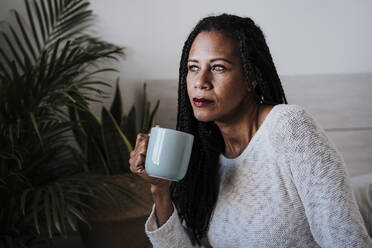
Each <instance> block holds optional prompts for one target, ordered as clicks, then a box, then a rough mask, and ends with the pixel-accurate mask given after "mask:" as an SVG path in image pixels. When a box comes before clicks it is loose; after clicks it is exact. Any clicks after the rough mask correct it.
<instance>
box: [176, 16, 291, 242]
mask: <svg viewBox="0 0 372 248" xmlns="http://www.w3.org/2000/svg"><path fill="white" fill-rule="evenodd" d="M208 31H218V32H221V33H223V34H225V35H227V36H230V37H231V38H232V39H233V40H236V41H237V44H238V45H239V52H240V56H241V61H242V69H243V73H244V75H245V77H246V78H247V79H248V80H247V81H248V82H249V84H250V87H251V88H252V89H253V85H252V84H251V83H252V81H253V80H256V82H257V86H256V87H255V88H254V90H253V91H252V92H253V95H254V97H255V98H256V100H257V106H258V105H259V104H264V103H265V104H270V105H276V104H280V103H285V104H287V100H286V97H285V95H284V91H283V88H282V84H281V82H280V79H279V76H278V74H277V71H276V69H275V65H274V63H273V60H272V57H271V54H270V51H269V48H268V46H267V44H266V41H265V37H264V34H263V33H262V31H261V29H260V28H259V27H258V26H256V24H255V23H254V22H253V20H251V19H250V18H241V17H238V16H234V15H228V14H223V15H219V16H209V17H206V18H204V19H202V20H200V21H199V22H198V24H197V25H196V26H195V28H194V30H193V31H192V32H191V33H190V35H189V37H188V39H187V40H186V42H185V43H184V46H183V50H182V56H181V61H180V68H179V88H178V114H177V130H181V131H184V132H188V133H191V134H193V135H194V145H193V149H192V155H191V158H190V164H189V169H188V171H187V173H186V176H185V177H184V179H183V180H181V181H180V182H173V183H172V184H171V196H172V201H173V202H174V203H175V206H176V208H177V211H178V214H179V217H180V219H181V220H182V221H183V220H185V222H186V225H187V227H188V229H189V231H190V238H191V241H192V243H193V244H195V242H197V243H198V244H199V245H200V240H201V239H202V238H203V236H205V235H206V232H207V230H208V226H209V221H210V218H211V214H212V211H213V209H214V207H215V204H216V201H217V196H218V189H219V174H218V170H219V164H218V159H219V156H220V154H221V153H223V151H224V149H225V143H224V140H223V137H222V134H221V132H220V130H219V128H218V127H217V125H216V124H214V122H201V121H198V120H197V119H196V118H195V117H194V114H193V110H192V106H191V103H190V101H189V97H188V93H187V85H186V76H187V72H188V68H187V60H188V56H189V52H190V48H191V45H192V43H193V41H194V39H195V37H196V36H197V35H198V34H199V33H200V32H208ZM253 121H255V123H256V127H258V108H257V109H256V111H255V120H253ZM251 134H252V129H251V130H250V137H251Z"/></svg>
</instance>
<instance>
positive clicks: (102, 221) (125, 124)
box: [69, 81, 159, 248]
mask: <svg viewBox="0 0 372 248" xmlns="http://www.w3.org/2000/svg"><path fill="white" fill-rule="evenodd" d="M142 106H143V109H142V114H141V121H140V127H139V128H138V127H137V125H136V121H137V120H136V109H135V107H134V106H132V108H131V109H130V111H129V114H128V115H126V114H125V113H124V111H123V101H122V96H121V93H120V87H119V82H118V81H117V85H116V91H115V97H114V99H113V102H112V104H111V107H110V109H109V110H108V109H106V108H105V107H102V112H101V118H99V117H97V116H96V115H95V114H93V113H92V112H90V111H81V110H79V109H77V108H72V107H71V108H69V111H70V116H71V119H72V120H75V121H79V123H81V125H79V126H76V127H75V128H74V130H73V131H74V136H75V138H76V141H77V143H78V144H79V147H80V150H81V153H80V154H79V155H80V156H77V159H78V160H79V161H80V163H81V164H83V165H84V168H85V170H86V171H87V172H90V173H92V174H95V175H97V176H98V175H99V178H101V179H102V180H104V181H107V182H109V183H111V184H115V185H117V186H119V187H120V188H121V189H122V190H123V194H122V195H118V196H117V198H116V200H118V201H119V204H115V203H113V202H112V201H111V200H110V199H109V198H108V197H104V196H103V197H100V198H98V199H99V200H98V201H94V202H91V203H90V204H92V205H94V206H95V211H90V212H89V213H88V222H89V225H90V226H89V227H88V226H87V225H85V224H84V223H81V225H80V232H81V235H82V239H83V242H84V244H85V246H86V247H90V248H95V247H108V248H114V247H123V245H128V244H130V247H134V248H135V247H146V246H148V245H149V244H150V243H149V240H148V238H147V237H146V235H145V233H144V223H145V220H146V218H147V217H148V214H149V213H150V211H151V206H152V204H153V201H152V195H151V193H150V190H149V185H148V184H147V183H146V182H145V181H144V180H142V179H141V178H140V177H138V176H136V175H133V174H132V173H131V172H130V170H129V166H130V165H129V154H130V152H131V151H132V150H133V147H134V146H135V142H136V136H137V134H138V133H139V132H142V133H148V132H149V130H150V129H151V127H153V126H154V120H155V114H156V111H157V109H158V107H159V100H158V101H157V103H156V106H155V107H154V109H153V110H152V111H150V107H151V106H150V102H149V101H147V95H146V84H144V96H143V104H142Z"/></svg>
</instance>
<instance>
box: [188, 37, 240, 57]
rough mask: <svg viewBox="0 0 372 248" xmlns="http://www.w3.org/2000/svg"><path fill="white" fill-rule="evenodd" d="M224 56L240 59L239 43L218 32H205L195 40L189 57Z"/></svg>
mask: <svg viewBox="0 0 372 248" xmlns="http://www.w3.org/2000/svg"><path fill="white" fill-rule="evenodd" d="M195 56H196V57H203V58H204V57H205V56H223V57H235V56H238V57H239V47H238V43H237V42H236V41H234V40H233V39H232V38H231V37H230V36H228V35H226V34H224V33H222V32H218V31H203V32H201V33H199V34H198V35H197V36H196V38H195V39H194V41H193V43H192V46H191V49H190V53H189V57H190V58H191V57H195Z"/></svg>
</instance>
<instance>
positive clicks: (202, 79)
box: [194, 71, 211, 89]
mask: <svg viewBox="0 0 372 248" xmlns="http://www.w3.org/2000/svg"><path fill="white" fill-rule="evenodd" d="M195 79H196V81H195V86H194V87H195V88H199V89H210V88H211V81H210V79H209V75H208V71H200V72H199V73H198V77H196V78H195Z"/></svg>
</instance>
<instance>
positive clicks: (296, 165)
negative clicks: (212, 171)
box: [273, 105, 372, 248]
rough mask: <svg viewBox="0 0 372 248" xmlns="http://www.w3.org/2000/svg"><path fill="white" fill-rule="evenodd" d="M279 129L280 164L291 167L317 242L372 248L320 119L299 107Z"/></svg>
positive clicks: (339, 159) (285, 117) (342, 165)
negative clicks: (318, 121) (317, 119)
mask: <svg viewBox="0 0 372 248" xmlns="http://www.w3.org/2000/svg"><path fill="white" fill-rule="evenodd" d="M276 129H277V130H280V131H277V132H278V133H277V135H275V136H274V139H273V143H274V145H273V146H274V147H275V148H274V149H276V151H277V154H278V161H279V163H283V164H285V165H287V166H289V171H290V173H291V175H290V177H291V178H292V181H293V183H294V184H295V186H296V188H297V191H298V195H299V197H300V199H301V201H302V204H303V206H304V209H305V214H306V217H307V220H308V223H309V225H310V230H311V232H312V235H313V237H314V239H315V241H316V242H317V243H318V244H319V245H320V246H321V247H366V248H367V247H372V240H371V238H370V237H369V236H368V233H367V230H366V227H365V225H364V222H363V219H362V217H361V214H360V212H359V210H358V207H357V205H356V201H355V196H354V194H353V192H352V189H351V186H350V179H349V177H348V174H347V172H346V167H345V162H344V160H343V157H342V155H341V154H340V152H339V151H338V150H337V148H336V147H335V145H334V144H333V143H332V141H331V140H330V139H329V138H328V137H327V136H326V134H325V131H324V130H323V129H322V128H321V127H320V125H319V124H318V123H317V121H316V120H315V118H314V117H313V116H312V115H311V114H309V113H307V112H306V111H305V109H304V108H303V107H301V106H299V105H296V107H295V108H293V109H292V110H291V111H289V112H288V113H286V114H285V115H282V116H281V118H280V119H279V120H278V123H277V125H276Z"/></svg>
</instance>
